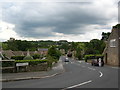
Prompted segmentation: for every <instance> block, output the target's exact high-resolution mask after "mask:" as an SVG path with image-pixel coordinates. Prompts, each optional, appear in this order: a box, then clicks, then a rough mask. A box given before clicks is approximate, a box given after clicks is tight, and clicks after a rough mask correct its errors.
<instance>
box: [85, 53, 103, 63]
mask: <svg viewBox="0 0 120 90" xmlns="http://www.w3.org/2000/svg"><path fill="white" fill-rule="evenodd" d="M84 58H85V61H86V62H87V60H88V59H98V58H103V55H101V54H96V55H93V54H90V55H85V57H84Z"/></svg>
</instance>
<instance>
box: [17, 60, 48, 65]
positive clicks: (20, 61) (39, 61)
mask: <svg viewBox="0 0 120 90" xmlns="http://www.w3.org/2000/svg"><path fill="white" fill-rule="evenodd" d="M24 62H28V63H29V65H37V64H40V63H45V62H48V60H15V63H24Z"/></svg>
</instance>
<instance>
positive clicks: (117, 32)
mask: <svg viewBox="0 0 120 90" xmlns="http://www.w3.org/2000/svg"><path fill="white" fill-rule="evenodd" d="M103 55H104V62H105V64H108V65H112V66H120V24H117V25H116V26H113V28H112V32H111V34H110V36H109V38H108V41H107V44H106V48H105V49H104V52H103Z"/></svg>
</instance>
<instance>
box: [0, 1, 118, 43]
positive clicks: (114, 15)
mask: <svg viewBox="0 0 120 90" xmlns="http://www.w3.org/2000/svg"><path fill="white" fill-rule="evenodd" d="M118 1H119V0H84V1H83V0H74V1H72V0H34V1H32V0H18V1H17V0H16V1H15V0H1V1H0V41H6V40H8V39H9V38H10V37H14V38H16V39H21V40H25V39H26V40H68V41H80V42H81V41H84V42H85V41H89V40H91V39H95V38H97V39H101V33H102V32H110V31H111V29H112V26H114V25H116V24H117V23H118Z"/></svg>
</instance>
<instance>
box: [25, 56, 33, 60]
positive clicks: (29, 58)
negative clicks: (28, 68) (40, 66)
mask: <svg viewBox="0 0 120 90" xmlns="http://www.w3.org/2000/svg"><path fill="white" fill-rule="evenodd" d="M24 60H33V57H31V56H26V57H24Z"/></svg>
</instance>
